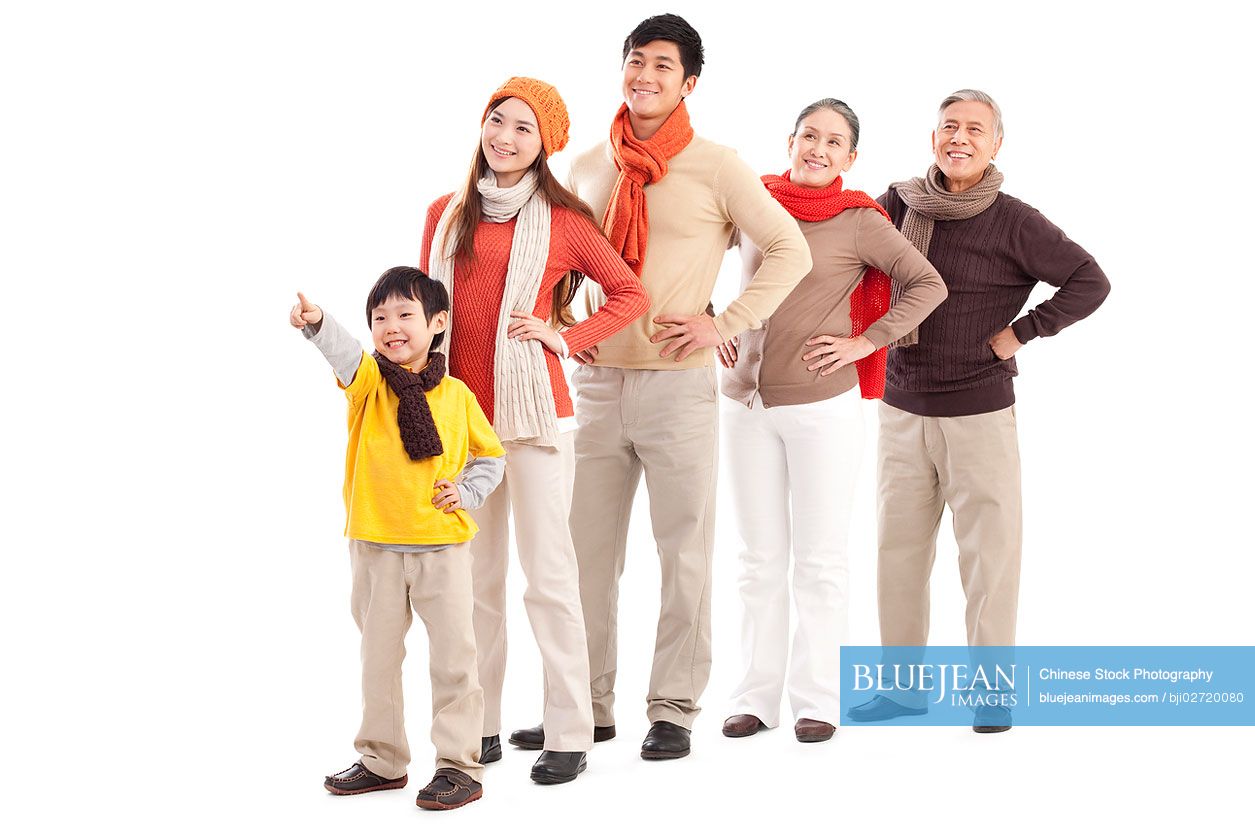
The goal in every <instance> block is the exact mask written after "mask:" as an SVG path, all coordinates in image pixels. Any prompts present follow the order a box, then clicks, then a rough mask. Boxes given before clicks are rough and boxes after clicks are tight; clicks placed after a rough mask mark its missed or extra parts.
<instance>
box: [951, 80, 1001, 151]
mask: <svg viewBox="0 0 1255 836" xmlns="http://www.w3.org/2000/svg"><path fill="white" fill-rule="evenodd" d="M955 102H981V103H983V104H987V105H989V107H990V108H991V109H992V110H993V112H994V139H1002V108H1000V107H998V103H997V102H995V101H994V97H993V96H991V95H989V94H988V93H986V92H984V91H983V90H955V91H954V92H953V93H951V94H950V95H949V96H946V98H945V101H943V102H942V103H941V107H939V108H937V121H938V122H940V121H941V114H943V113H945V112H946V108H948V107H949V106H950V105H952V104H954V103H955Z"/></svg>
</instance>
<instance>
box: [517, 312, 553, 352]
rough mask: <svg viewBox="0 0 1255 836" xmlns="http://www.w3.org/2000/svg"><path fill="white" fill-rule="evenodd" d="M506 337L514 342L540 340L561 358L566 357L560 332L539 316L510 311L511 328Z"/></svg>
mask: <svg viewBox="0 0 1255 836" xmlns="http://www.w3.org/2000/svg"><path fill="white" fill-rule="evenodd" d="M505 333H506V336H507V337H509V338H510V339H512V340H540V342H541V344H542V345H543V346H544V347H545V348H547V349H549V350H550V351H552V352H553V353H554V354H556V355H558V356H559V357H564V356H566V344H565V343H564V342H563V341H562V337H560V336H559V335H558V332H557V331H555V330H553V329H552V328H550V327H549V323H547V322H545V321H544V320H543V319H541V318H540V317H538V316H532V315H531V314H529V313H523V312H522V311H510V327H509V328H507V329H506V332H505Z"/></svg>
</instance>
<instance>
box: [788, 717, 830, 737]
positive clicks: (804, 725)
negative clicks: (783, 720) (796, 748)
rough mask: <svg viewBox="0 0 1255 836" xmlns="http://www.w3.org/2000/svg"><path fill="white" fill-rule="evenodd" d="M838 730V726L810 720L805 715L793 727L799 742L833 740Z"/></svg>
mask: <svg viewBox="0 0 1255 836" xmlns="http://www.w3.org/2000/svg"><path fill="white" fill-rule="evenodd" d="M836 732H837V727H836V726H834V725H832V724H831V723H824V722H821V721H819V720H808V719H807V718H805V717H803V718H802V719H801V720H798V721H797V725H795V726H794V727H793V734H795V735H797V742H798V743H823V742H824V741H825V740H831V739H832V736H833V735H834V734H836Z"/></svg>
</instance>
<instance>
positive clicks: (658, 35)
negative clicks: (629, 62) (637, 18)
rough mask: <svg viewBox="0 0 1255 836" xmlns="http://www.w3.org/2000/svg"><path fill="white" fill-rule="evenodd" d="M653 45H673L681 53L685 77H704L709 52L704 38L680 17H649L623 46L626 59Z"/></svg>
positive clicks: (629, 36) (638, 26)
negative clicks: (629, 54) (644, 47)
mask: <svg viewBox="0 0 1255 836" xmlns="http://www.w3.org/2000/svg"><path fill="white" fill-rule="evenodd" d="M652 41H671V43H673V44H675V45H676V46H677V47H678V48H679V50H680V64H682V65H683V66H684V77H685V78H688V77H689V76H691V75H697V76H699V75H701V74H702V64H704V63H706V52H705V50H703V49H702V36H701V35H699V34H697V30H696V29H694V28H693V27H692V26H689V24H688V21H687V20H685V19H684V18H682V17H680V16H679V15H673V14H665V15H654V16H653V17H647V18H645V19H644V20H642V21H641V22H640V23H638V24H637V25H636V28H635V29H633V30H632V34H630V35H628V36H627V39H626V40H625V41H624V42H623V59H624V60H626V59H627V56H628V53H629V52H631V51H632V50H634V49H640V48H641V47H643V46H644V45H645V44H647V43H650V42H652Z"/></svg>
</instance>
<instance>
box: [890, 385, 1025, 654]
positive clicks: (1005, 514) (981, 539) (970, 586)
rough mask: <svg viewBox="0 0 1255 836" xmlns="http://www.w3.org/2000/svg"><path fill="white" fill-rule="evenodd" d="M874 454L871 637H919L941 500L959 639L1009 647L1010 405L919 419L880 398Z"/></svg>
mask: <svg viewBox="0 0 1255 836" xmlns="http://www.w3.org/2000/svg"><path fill="white" fill-rule="evenodd" d="M878 458H879V468H878V481H879V495H878V502H877V505H878V522H879V534H880V560H879V569H878V588H879V602H880V640H881V643H882V644H884V645H924V644H926V643H927V642H928V610H929V600H928V597H929V575H930V574H931V572H932V568H933V560H934V559H935V558H936V556H937V529H938V526H939V525H940V523H941V511H942V507H943V506H944V505H947V504H948V505H949V506H950V511H951V513H952V514H953V517H954V536H955V539H956V540H957V541H958V546H959V575H960V577H961V579H962V582H963V591H964V593H965V594H966V596H967V641H968V644H970V645H1012V644H1015V616H1016V605H1017V601H1018V598H1019V591H1020V548H1021V541H1022V529H1023V525H1022V522H1021V513H1020V451H1019V443H1018V441H1017V439H1016V432H1015V407H1014V406H1010V407H1007V408H1006V409H1001V410H998V411H997V412H988V413H985V414H983V415H965V416H961V417H957V418H926V417H922V416H919V415H913V414H911V413H909V412H904V411H902V410H900V409H895V408H894V407H892V406H889V405H888V404H885V403H881V404H880V444H879V456H878Z"/></svg>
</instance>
